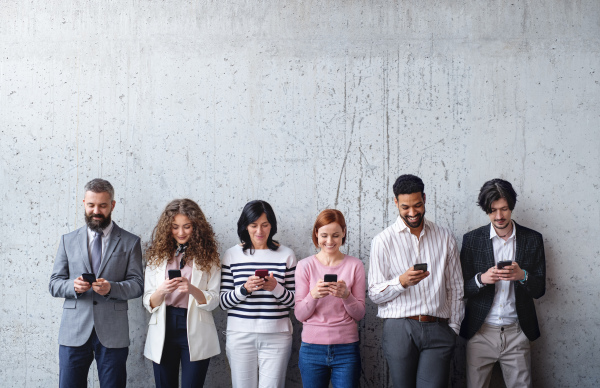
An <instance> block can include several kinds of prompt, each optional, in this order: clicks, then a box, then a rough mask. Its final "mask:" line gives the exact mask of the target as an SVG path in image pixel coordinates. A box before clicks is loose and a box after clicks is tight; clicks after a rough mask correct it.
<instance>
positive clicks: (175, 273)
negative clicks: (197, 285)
mask: <svg viewBox="0 0 600 388" xmlns="http://www.w3.org/2000/svg"><path fill="white" fill-rule="evenodd" d="M180 277H181V270H179V269H170V270H169V280H173V279H175V278H180Z"/></svg>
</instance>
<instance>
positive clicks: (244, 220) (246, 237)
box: [237, 199, 279, 255]
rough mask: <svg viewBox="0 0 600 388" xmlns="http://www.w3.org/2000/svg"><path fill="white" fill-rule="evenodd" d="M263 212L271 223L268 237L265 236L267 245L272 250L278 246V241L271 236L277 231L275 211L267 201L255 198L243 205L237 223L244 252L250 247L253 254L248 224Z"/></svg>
mask: <svg viewBox="0 0 600 388" xmlns="http://www.w3.org/2000/svg"><path fill="white" fill-rule="evenodd" d="M263 214H266V215H267V221H269V224H271V232H270V233H269V238H267V247H268V248H269V249H270V250H272V251H276V250H277V249H278V248H279V242H277V241H275V240H273V236H274V235H275V234H276V233H277V218H275V212H274V211H273V208H272V207H271V205H269V203H268V202H266V201H261V200H259V199H257V200H254V201H250V202H248V203H247V204H246V206H244V209H243V210H242V215H240V219H239V220H238V223H237V225H238V230H237V233H238V236H239V237H240V240H241V241H242V250H243V251H244V252H246V250H247V249H250V254H251V255H252V254H254V246H253V245H252V240H251V239H250V234H249V233H248V225H250V224H251V223H253V222H254V221H256V220H258V219H259V218H260V216H262V215H263Z"/></svg>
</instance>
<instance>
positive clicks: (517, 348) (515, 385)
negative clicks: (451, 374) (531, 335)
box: [467, 323, 531, 388]
mask: <svg viewBox="0 0 600 388" xmlns="http://www.w3.org/2000/svg"><path fill="white" fill-rule="evenodd" d="M496 361H498V362H499V363H500V368H501V369H502V375H503V376H504V383H505V384H506V386H507V387H508V388H529V387H531V373H530V372H531V345H530V343H529V339H527V337H526V336H525V333H523V331H521V327H520V326H519V323H514V324H512V325H510V326H504V327H501V326H490V325H486V324H485V323H484V324H483V325H482V326H481V329H479V331H478V332H477V333H475V335H474V336H473V338H471V339H470V340H469V342H468V343H467V387H469V388H487V387H488V386H489V385H490V378H491V376H492V368H493V367H494V364H495V363H496Z"/></svg>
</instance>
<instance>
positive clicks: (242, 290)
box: [240, 284, 251, 296]
mask: <svg viewBox="0 0 600 388" xmlns="http://www.w3.org/2000/svg"><path fill="white" fill-rule="evenodd" d="M240 292H241V293H242V295H244V296H248V295H250V294H251V292H248V290H246V287H244V285H243V284H242V288H240Z"/></svg>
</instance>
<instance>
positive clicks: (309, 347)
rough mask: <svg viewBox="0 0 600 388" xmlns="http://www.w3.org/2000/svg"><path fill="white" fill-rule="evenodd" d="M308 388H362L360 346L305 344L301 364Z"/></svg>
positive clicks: (305, 387) (356, 344) (304, 381)
mask: <svg viewBox="0 0 600 388" xmlns="http://www.w3.org/2000/svg"><path fill="white" fill-rule="evenodd" d="M298 366H299V367H300V374H301V375H302V386H303V387H304V388H327V387H329V380H331V385H332V386H333V388H353V387H358V380H359V379H360V372H361V365H360V349H359V347H358V342H353V343H351V344H341V345H315V344H308V343H306V342H302V345H301V346H300V359H299V361H298Z"/></svg>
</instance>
